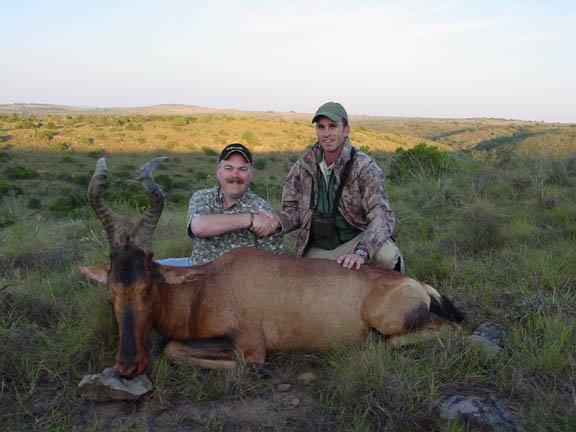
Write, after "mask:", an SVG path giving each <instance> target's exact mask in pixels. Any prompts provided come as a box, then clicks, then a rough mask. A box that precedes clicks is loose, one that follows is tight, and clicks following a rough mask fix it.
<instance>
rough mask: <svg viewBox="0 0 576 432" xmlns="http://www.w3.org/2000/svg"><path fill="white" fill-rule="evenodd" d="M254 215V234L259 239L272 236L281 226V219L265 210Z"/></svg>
mask: <svg viewBox="0 0 576 432" xmlns="http://www.w3.org/2000/svg"><path fill="white" fill-rule="evenodd" d="M252 214H253V215H254V223H253V224H252V228H250V229H251V230H252V232H253V233H254V234H256V235H257V236H259V237H266V236H269V235H270V234H272V233H273V232H274V231H276V229H277V228H278V226H279V225H280V219H278V217H277V216H276V215H273V214H270V213H268V212H265V211H264V210H257V211H255V212H252Z"/></svg>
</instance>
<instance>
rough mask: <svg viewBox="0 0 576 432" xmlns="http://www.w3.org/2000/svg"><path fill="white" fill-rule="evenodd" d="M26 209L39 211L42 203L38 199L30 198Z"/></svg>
mask: <svg viewBox="0 0 576 432" xmlns="http://www.w3.org/2000/svg"><path fill="white" fill-rule="evenodd" d="M28 208H29V209H32V210H40V209H41V208H42V203H41V202H40V200H39V199H38V198H30V199H29V200H28Z"/></svg>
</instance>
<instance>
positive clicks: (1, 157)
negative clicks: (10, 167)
mask: <svg viewBox="0 0 576 432" xmlns="http://www.w3.org/2000/svg"><path fill="white" fill-rule="evenodd" d="M9 160H10V155H9V154H8V153H6V152H4V151H0V162H7V161H9Z"/></svg>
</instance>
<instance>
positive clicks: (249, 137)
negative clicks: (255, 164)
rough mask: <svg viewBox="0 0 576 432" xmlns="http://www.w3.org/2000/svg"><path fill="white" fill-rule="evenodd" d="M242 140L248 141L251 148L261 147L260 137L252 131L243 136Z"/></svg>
mask: <svg viewBox="0 0 576 432" xmlns="http://www.w3.org/2000/svg"><path fill="white" fill-rule="evenodd" d="M242 139H243V140H245V141H246V143H247V144H248V145H249V146H257V145H260V140H259V139H258V137H257V136H256V135H255V134H254V133H253V132H251V131H246V132H244V133H243V134H242Z"/></svg>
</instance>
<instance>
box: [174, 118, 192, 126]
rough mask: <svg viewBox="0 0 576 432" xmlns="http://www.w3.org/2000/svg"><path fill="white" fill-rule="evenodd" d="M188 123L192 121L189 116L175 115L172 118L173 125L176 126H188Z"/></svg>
mask: <svg viewBox="0 0 576 432" xmlns="http://www.w3.org/2000/svg"><path fill="white" fill-rule="evenodd" d="M188 123H190V121H189V120H188V118H187V117H180V116H178V117H174V118H173V119H172V125H173V126H176V127H178V126H186V125H187V124H188Z"/></svg>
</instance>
